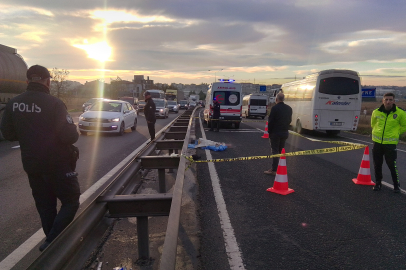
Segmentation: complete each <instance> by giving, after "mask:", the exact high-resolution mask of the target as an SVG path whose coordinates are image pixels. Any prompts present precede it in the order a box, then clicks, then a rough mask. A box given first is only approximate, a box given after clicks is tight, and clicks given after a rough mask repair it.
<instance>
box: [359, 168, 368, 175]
mask: <svg viewBox="0 0 406 270" xmlns="http://www.w3.org/2000/svg"><path fill="white" fill-rule="evenodd" d="M358 174H362V175H370V174H371V170H370V168H359V171H358Z"/></svg>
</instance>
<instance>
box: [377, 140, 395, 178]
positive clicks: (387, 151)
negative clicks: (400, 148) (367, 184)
mask: <svg viewBox="0 0 406 270" xmlns="http://www.w3.org/2000/svg"><path fill="white" fill-rule="evenodd" d="M372 156H373V160H374V169H375V181H376V183H377V184H380V183H381V181H382V178H383V176H382V164H383V158H384V157H385V161H386V165H388V168H389V170H390V173H391V176H392V181H393V185H394V186H399V174H398V169H397V168H396V158H397V150H396V144H380V143H377V142H374V147H373V149H372Z"/></svg>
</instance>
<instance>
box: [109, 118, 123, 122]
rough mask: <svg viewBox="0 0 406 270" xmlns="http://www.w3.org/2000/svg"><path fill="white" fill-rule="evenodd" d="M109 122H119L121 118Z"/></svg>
mask: <svg viewBox="0 0 406 270" xmlns="http://www.w3.org/2000/svg"><path fill="white" fill-rule="evenodd" d="M108 120H109V122H119V121H120V118H113V119H108Z"/></svg>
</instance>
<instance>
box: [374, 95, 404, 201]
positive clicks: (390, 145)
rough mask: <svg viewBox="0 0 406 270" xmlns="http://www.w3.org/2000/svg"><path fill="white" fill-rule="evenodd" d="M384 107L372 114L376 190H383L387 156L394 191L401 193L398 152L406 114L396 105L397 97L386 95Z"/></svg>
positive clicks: (383, 101)
mask: <svg viewBox="0 0 406 270" xmlns="http://www.w3.org/2000/svg"><path fill="white" fill-rule="evenodd" d="M382 103H383V104H382V105H381V106H380V107H379V108H377V109H375V110H374V111H373V112H372V116H371V127H372V141H373V142H374V147H373V149H372V156H373V160H374V169H375V186H374V188H373V189H374V190H375V191H379V190H381V188H382V177H383V176H382V164H383V157H384V156H385V161H386V164H387V165H388V167H389V170H390V172H391V176H392V181H393V191H394V192H395V193H399V192H400V188H399V187H400V183H399V174H398V170H397V168H396V158H397V150H396V145H397V144H398V142H399V136H400V134H402V133H404V132H406V112H405V111H403V110H402V109H400V108H399V107H397V106H396V105H395V95H394V94H393V93H386V94H385V95H384V96H383V100H382Z"/></svg>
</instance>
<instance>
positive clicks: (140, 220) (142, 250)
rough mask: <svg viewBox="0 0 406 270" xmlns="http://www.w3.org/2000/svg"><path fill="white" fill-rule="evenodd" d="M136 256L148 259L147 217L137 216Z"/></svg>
mask: <svg viewBox="0 0 406 270" xmlns="http://www.w3.org/2000/svg"><path fill="white" fill-rule="evenodd" d="M137 235H138V257H139V258H140V259H149V239H148V237H149V233H148V217H137Z"/></svg>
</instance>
